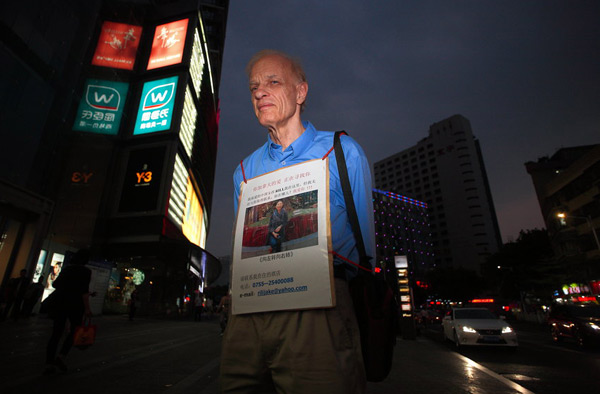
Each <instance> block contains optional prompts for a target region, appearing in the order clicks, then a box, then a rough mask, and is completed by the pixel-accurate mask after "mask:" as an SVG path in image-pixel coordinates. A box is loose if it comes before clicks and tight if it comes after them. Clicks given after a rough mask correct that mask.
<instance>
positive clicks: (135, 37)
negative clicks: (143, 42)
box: [92, 21, 142, 70]
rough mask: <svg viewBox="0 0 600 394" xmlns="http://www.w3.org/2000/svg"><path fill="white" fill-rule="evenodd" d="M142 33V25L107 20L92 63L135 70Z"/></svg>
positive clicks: (103, 25)
mask: <svg viewBox="0 0 600 394" xmlns="http://www.w3.org/2000/svg"><path fill="white" fill-rule="evenodd" d="M141 35H142V27H141V26H135V25H128V24H125V23H116V22H109V21H105V22H104V23H103V24H102V30H101V31H100V37H98V43H97V44H96V51H95V52H94V57H93V58H92V64H93V65H95V66H103V67H113V68H120V69H124V70H133V65H134V64H135V54H136V52H137V48H138V43H139V40H140V37H141Z"/></svg>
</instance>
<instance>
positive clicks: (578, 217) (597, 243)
mask: <svg viewBox="0 0 600 394" xmlns="http://www.w3.org/2000/svg"><path fill="white" fill-rule="evenodd" d="M556 217H558V218H560V219H563V220H564V219H566V218H568V217H569V218H574V219H585V221H586V222H587V224H588V226H590V229H592V234H594V239H595V240H596V247H598V250H600V241H598V234H596V229H595V228H594V225H593V224H592V218H591V217H589V216H573V215H567V214H566V213H564V212H559V213H557V214H556Z"/></svg>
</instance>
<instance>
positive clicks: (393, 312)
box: [333, 131, 398, 382]
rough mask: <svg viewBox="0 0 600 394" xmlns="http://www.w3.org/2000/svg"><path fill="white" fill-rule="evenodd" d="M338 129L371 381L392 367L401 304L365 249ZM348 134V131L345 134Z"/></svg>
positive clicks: (354, 286) (357, 304)
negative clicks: (373, 271) (358, 263)
mask: <svg viewBox="0 0 600 394" xmlns="http://www.w3.org/2000/svg"><path fill="white" fill-rule="evenodd" d="M340 134H346V132H345V131H337V132H336V133H335V136H334V143H333V146H334V149H335V159H336V162H337V166H338V172H339V175H340V183H341V184H342V191H343V192H344V200H345V202H346V212H347V214H348V219H349V220H350V224H351V226H352V231H353V232H354V238H355V239H356V247H357V249H358V253H359V256H360V266H361V267H362V269H359V270H358V273H357V276H356V277H355V278H353V279H352V280H350V284H349V285H350V294H351V296H352V301H353V302H354V310H355V312H356V320H357V321H358V327H359V329H360V342H361V348H362V354H363V360H364V364H365V372H366V374H367V380H368V381H369V382H381V381H382V380H384V379H385V378H386V377H387V376H388V374H389V372H390V369H391V368H392V359H393V355H394V346H395V345H396V332H397V322H398V304H397V302H396V299H395V297H394V293H393V291H392V289H391V288H390V286H389V285H388V283H387V282H386V281H385V280H384V279H383V278H381V277H379V276H376V275H374V274H373V273H372V268H371V264H370V262H369V260H370V259H371V257H369V256H367V254H366V251H365V244H364V241H363V237H362V233H361V231H360V226H359V224H358V215H357V214H356V206H355V205H354V197H353V196H352V189H351V186H350V180H349V178H348V168H347V167H346V160H345V158H344V152H343V150H342V144H341V142H340ZM346 135H347V134H346Z"/></svg>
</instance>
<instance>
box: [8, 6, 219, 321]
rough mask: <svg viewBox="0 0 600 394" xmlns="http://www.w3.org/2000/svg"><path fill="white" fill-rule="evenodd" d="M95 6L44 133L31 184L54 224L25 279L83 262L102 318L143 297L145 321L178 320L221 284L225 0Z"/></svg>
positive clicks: (28, 261) (28, 263)
mask: <svg viewBox="0 0 600 394" xmlns="http://www.w3.org/2000/svg"><path fill="white" fill-rule="evenodd" d="M94 4H95V5H96V7H95V8H94V10H93V12H92V13H91V15H87V14H85V15H86V16H87V17H88V19H86V20H85V25H86V26H82V27H81V28H82V29H84V28H87V30H85V29H84V30H85V31H84V32H82V34H83V37H84V40H83V41H84V42H85V44H82V45H76V46H75V45H74V46H73V47H72V48H71V50H72V51H74V53H71V52H69V56H67V60H65V63H66V64H70V63H75V64H76V65H77V67H70V69H75V70H76V72H73V74H72V75H66V77H67V78H68V79H69V84H70V85H71V86H72V89H71V90H70V91H69V92H62V91H61V92H60V93H62V94H63V95H62V96H61V95H60V94H57V96H60V97H59V99H60V103H61V105H62V106H64V107H65V109H64V111H63V113H62V115H61V117H60V118H57V117H56V116H54V115H52V116H48V119H47V120H46V123H45V124H46V126H45V129H44V130H43V131H42V132H41V133H40V135H41V137H40V138H41V140H42V141H44V140H49V141H52V142H51V143H50V147H51V148H52V147H53V148H52V149H48V146H46V145H43V147H42V148H41V149H39V150H38V152H37V159H36V161H35V162H34V163H33V164H32V167H33V168H36V169H37V171H33V172H32V175H30V176H29V178H30V179H38V180H39V183H40V184H43V186H40V187H39V191H38V192H39V193H41V194H42V195H43V196H44V197H45V198H47V199H48V200H49V201H50V202H51V203H52V204H53V211H52V214H51V215H50V219H49V220H48V222H49V223H48V225H47V227H48V234H47V236H46V237H45V239H43V240H42V242H41V243H39V245H37V252H35V250H36V248H35V247H34V248H33V250H34V252H33V253H35V255H32V256H30V257H29V258H28V259H26V260H25V261H24V262H23V265H24V266H25V267H27V268H30V269H31V271H34V270H35V273H36V276H37V275H40V274H44V275H46V276H47V277H48V276H49V277H53V276H54V275H55V274H56V272H57V271H59V270H60V267H61V266H62V264H63V263H67V262H68V258H69V253H70V252H73V251H74V250H77V249H80V248H90V249H91V250H92V255H93V256H94V259H93V261H92V263H91V265H92V266H93V267H94V270H95V275H94V283H93V284H92V287H93V288H94V290H96V291H97V292H98V294H99V295H100V296H103V295H105V294H106V298H104V297H100V298H101V301H100V306H101V305H102V300H104V303H103V304H104V306H105V307H106V306H108V307H109V308H110V309H112V310H122V309H124V308H126V305H127V299H128V297H129V294H130V293H131V291H132V290H133V289H134V288H137V290H138V294H139V296H140V299H141V301H142V305H144V304H145V305H146V307H147V310H148V311H149V312H159V311H163V310H172V311H175V310H176V309H177V308H180V309H181V308H184V307H185V305H184V304H185V302H187V301H188V300H190V299H194V292H199V291H202V289H203V286H205V285H206V284H207V283H208V282H210V281H211V280H213V279H216V276H218V272H219V269H217V268H215V269H213V270H211V267H212V266H214V265H218V264H219V263H218V260H217V259H216V258H215V257H214V256H212V255H211V254H210V253H208V252H207V251H206V250H205V249H204V247H205V242H206V236H207V233H208V228H209V218H210V215H209V213H210V207H211V203H212V192H213V182H214V168H215V161H216V150H217V136H218V120H219V108H218V103H219V81H220V67H221V59H222V49H223V44H224V37H225V26H226V19H227V11H228V0H212V1H200V2H198V1H192V0H180V1H165V2H162V1H159V2H156V1H139V2H135V3H131V2H120V1H100V2H97V4H96V3H94ZM73 7H75V8H76V7H77V6H73ZM62 11H64V12H65V14H64V15H59V17H62V18H64V20H63V23H65V24H68V20H69V18H68V16H69V15H70V13H69V11H70V8H69V7H68V6H65V9H64V10H62ZM75 11H80V10H75ZM27 17H28V15H27V14H26V13H23V18H27ZM19 28H20V26H19V25H18V24H17V25H15V30H16V31H18V29H19ZM54 38H56V39H57V40H58V39H59V38H60V37H52V39H54ZM52 44H53V45H54V44H55V43H54V41H52ZM56 45H58V44H56ZM58 46H59V47H60V45H58ZM35 48H37V47H35ZM34 60H35V59H34ZM65 68H69V67H68V66H65ZM53 105H57V104H53ZM15 148H16V147H15ZM30 183H31V182H30ZM34 184H35V182H34ZM40 204H41V203H38V205H40ZM0 230H2V229H0ZM21 243H22V245H21V247H29V246H31V245H26V243H24V242H21ZM38 256H39V258H38ZM57 267H58V268H57ZM15 268H17V264H13V267H12V268H11V269H12V272H14V269H15ZM211 272H213V273H211ZM5 275H10V273H8V272H6V271H5ZM211 276H215V277H214V278H212V277H211ZM34 279H35V277H34ZM48 288H49V289H50V290H51V287H50V282H48Z"/></svg>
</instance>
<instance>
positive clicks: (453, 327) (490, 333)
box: [442, 308, 519, 348]
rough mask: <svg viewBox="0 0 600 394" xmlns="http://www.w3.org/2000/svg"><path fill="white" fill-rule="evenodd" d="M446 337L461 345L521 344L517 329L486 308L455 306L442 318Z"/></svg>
mask: <svg viewBox="0 0 600 394" xmlns="http://www.w3.org/2000/svg"><path fill="white" fill-rule="evenodd" d="M442 327H443V330H444V339H448V340H450V341H452V342H454V344H455V345H456V347H460V346H480V345H486V346H510V347H513V348H516V347H517V346H519V343H518V341H517V334H516V333H515V330H513V328H512V327H511V326H510V325H509V324H508V323H507V322H506V321H504V320H503V319H500V318H498V317H497V316H496V315H495V314H494V313H492V312H491V311H490V310H489V309H486V308H454V309H452V312H450V314H448V315H447V316H445V317H444V319H443V320H442Z"/></svg>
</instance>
